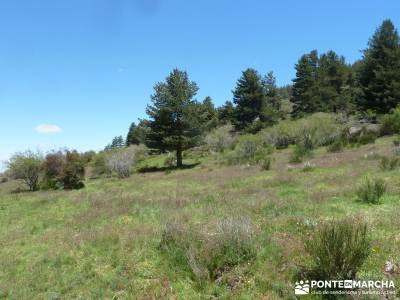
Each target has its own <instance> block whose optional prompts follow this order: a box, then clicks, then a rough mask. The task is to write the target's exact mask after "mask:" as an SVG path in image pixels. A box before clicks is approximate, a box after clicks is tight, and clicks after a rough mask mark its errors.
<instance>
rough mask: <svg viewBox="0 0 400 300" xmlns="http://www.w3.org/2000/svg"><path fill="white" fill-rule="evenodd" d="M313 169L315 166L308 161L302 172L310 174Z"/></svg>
mask: <svg viewBox="0 0 400 300" xmlns="http://www.w3.org/2000/svg"><path fill="white" fill-rule="evenodd" d="M314 169H315V164H312V163H310V162H309V161H308V162H306V163H305V164H304V165H303V169H302V171H303V172H311V171H313V170H314Z"/></svg>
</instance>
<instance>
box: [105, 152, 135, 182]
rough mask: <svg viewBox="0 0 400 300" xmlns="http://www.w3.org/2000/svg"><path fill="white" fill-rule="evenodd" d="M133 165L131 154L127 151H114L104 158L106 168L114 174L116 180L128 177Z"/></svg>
mask: <svg viewBox="0 0 400 300" xmlns="http://www.w3.org/2000/svg"><path fill="white" fill-rule="evenodd" d="M132 165H133V157H132V153H130V152H128V151H124V150H122V151H116V152H114V153H112V154H110V155H109V156H108V157H107V158H106V166H107V168H108V170H109V171H110V172H111V173H116V174H117V176H118V178H127V177H129V176H130V169H131V167H132Z"/></svg>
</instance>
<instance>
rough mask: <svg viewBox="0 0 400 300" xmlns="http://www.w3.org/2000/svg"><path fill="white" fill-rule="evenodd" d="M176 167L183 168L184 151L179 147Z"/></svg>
mask: <svg viewBox="0 0 400 300" xmlns="http://www.w3.org/2000/svg"><path fill="white" fill-rule="evenodd" d="M176 166H177V167H178V168H180V167H182V149H181V147H178V149H176Z"/></svg>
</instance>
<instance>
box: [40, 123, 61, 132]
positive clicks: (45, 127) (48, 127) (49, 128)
mask: <svg viewBox="0 0 400 300" xmlns="http://www.w3.org/2000/svg"><path fill="white" fill-rule="evenodd" d="M35 131H36V132H38V133H59V132H61V131H62V129H61V128H60V127H59V126H57V125H52V124H40V125H38V126H36V127H35Z"/></svg>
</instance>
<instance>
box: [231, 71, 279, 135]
mask: <svg viewBox="0 0 400 300" xmlns="http://www.w3.org/2000/svg"><path fill="white" fill-rule="evenodd" d="M233 102H234V103H235V104H236V107H235V111H234V122H233V123H234V125H235V127H236V129H237V130H245V131H246V132H251V133H256V132H258V131H259V130H260V129H262V128H263V127H265V126H269V125H272V124H274V123H276V122H277V121H278V120H279V119H280V118H281V98H280V95H279V93H278V88H277V87H276V80H275V77H274V75H273V73H272V72H269V73H268V74H267V75H266V76H265V77H264V78H262V77H261V75H260V74H259V73H258V72H257V71H256V70H254V69H251V68H249V69H246V70H245V71H243V73H242V76H241V77H240V78H239V80H238V82H237V84H236V88H235V90H234V91H233Z"/></svg>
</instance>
